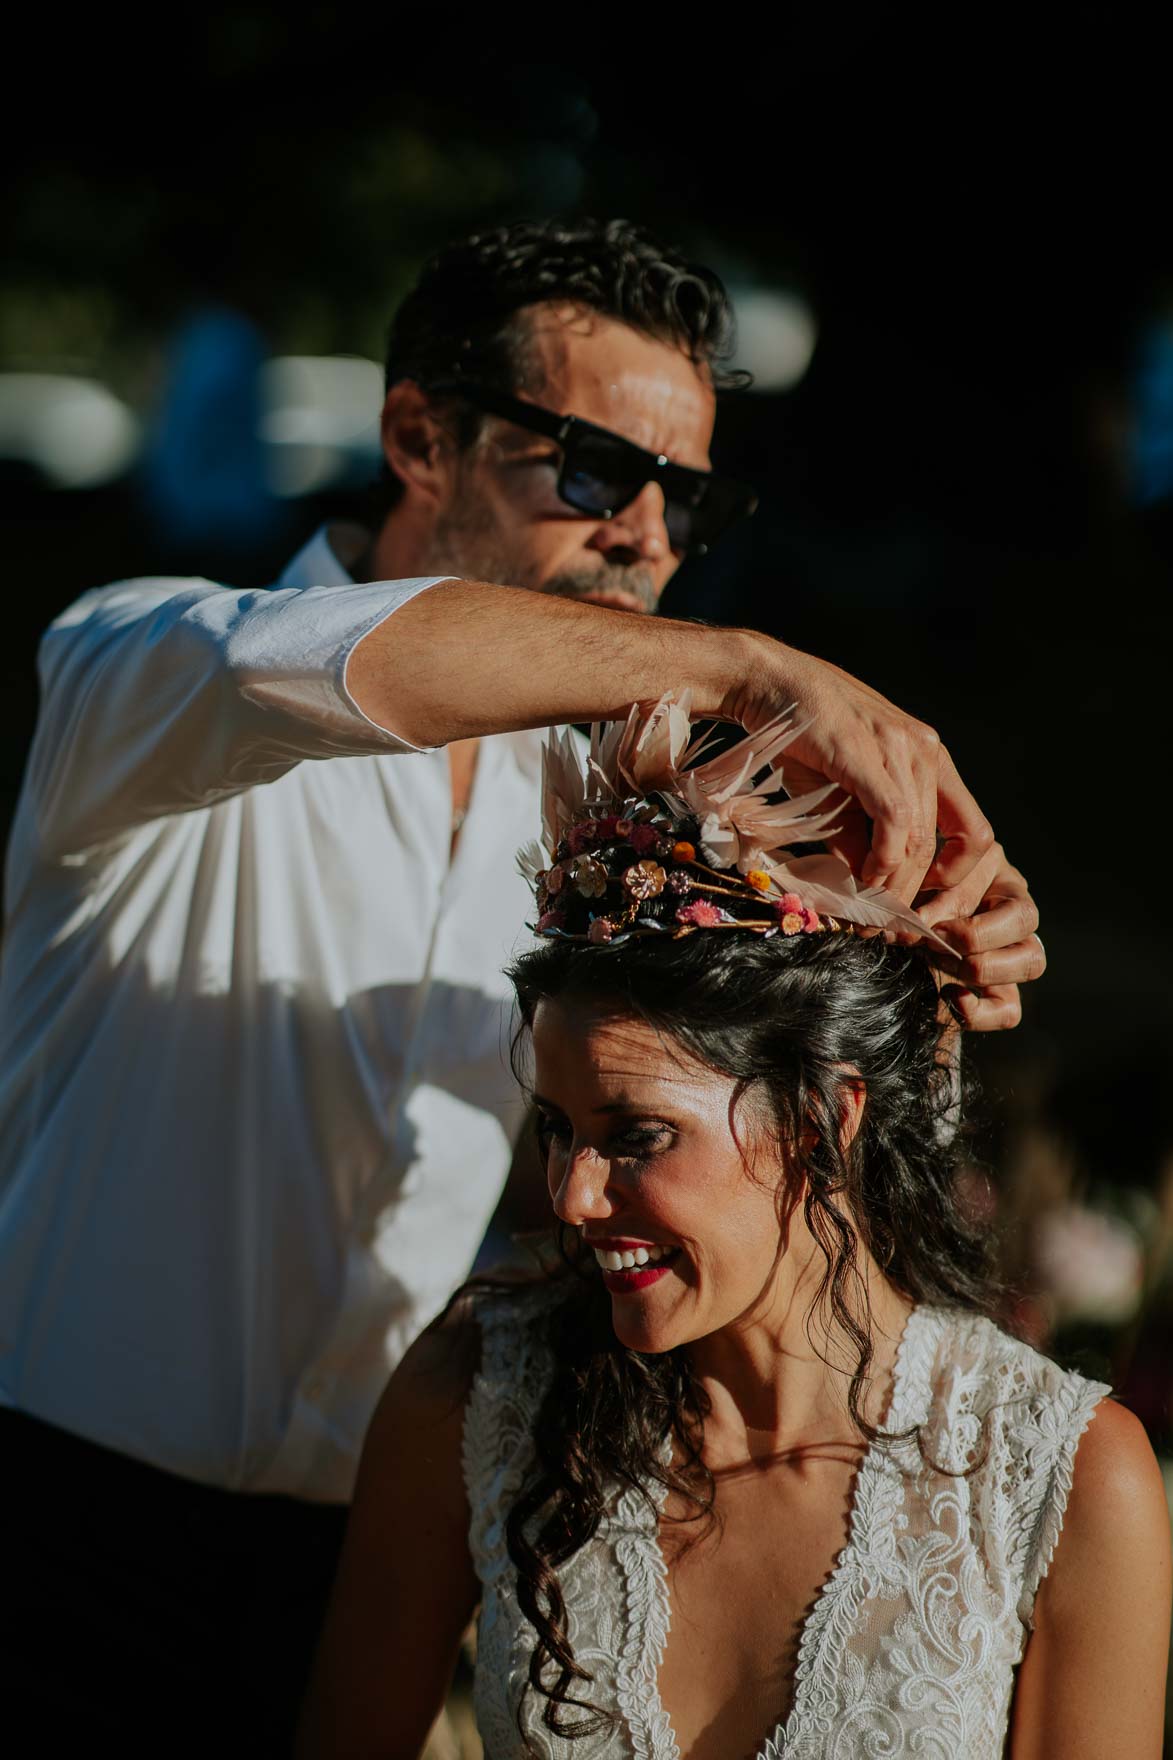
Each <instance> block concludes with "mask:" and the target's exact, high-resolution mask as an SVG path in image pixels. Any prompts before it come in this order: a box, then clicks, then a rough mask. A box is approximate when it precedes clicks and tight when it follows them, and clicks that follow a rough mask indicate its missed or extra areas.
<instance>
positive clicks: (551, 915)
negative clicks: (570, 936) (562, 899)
mask: <svg viewBox="0 0 1173 1760" xmlns="http://www.w3.org/2000/svg"><path fill="white" fill-rule="evenodd" d="M565 927H566V912H565V911H543V912H542V914H541V916H540V917H539V918H538V928H539V929H540V930H542V931H543V932H544V931H545V930H547V929H563V928H565Z"/></svg>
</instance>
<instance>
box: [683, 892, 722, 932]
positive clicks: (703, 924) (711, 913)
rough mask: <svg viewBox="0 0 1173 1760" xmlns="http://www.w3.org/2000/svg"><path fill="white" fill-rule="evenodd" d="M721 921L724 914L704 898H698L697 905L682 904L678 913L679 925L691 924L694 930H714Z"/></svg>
mask: <svg viewBox="0 0 1173 1760" xmlns="http://www.w3.org/2000/svg"><path fill="white" fill-rule="evenodd" d="M721 920H722V912H721V911H720V910H719V909H718V908H717V906H716V905H715V904H710V903H709V902H708V900H707V899H704V898H698V899H697V901H696V903H695V904H682V905H681V906H680V909H679V910H678V911H677V913H676V921H677V922H678V923H690V924H691V925H692V927H693V928H694V929H713V928H715V927H716V926H717V924H718V923H719V922H720V921H721Z"/></svg>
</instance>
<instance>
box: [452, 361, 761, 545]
mask: <svg viewBox="0 0 1173 1760" xmlns="http://www.w3.org/2000/svg"><path fill="white" fill-rule="evenodd" d="M429 389H430V390H431V391H432V392H433V393H435V394H436V395H437V396H456V397H462V398H463V399H464V400H465V402H466V403H471V404H472V405H473V407H474V408H476V409H481V410H484V411H485V412H486V413H487V414H489V415H494V416H503V417H504V419H505V420H506V421H507V422H512V423H513V424H514V425H515V426H516V427H518V428H526V429H528V430H529V431H530V432H531V433H533V434H544V435H545V436H546V437H547V439H550V440H555V441H557V443H558V445H559V446H560V447H561V449H562V462H561V464H560V465H559V467H558V494H559V496H560V497H561V499H562V500H563V501H565V502H566V504H567V506H568V507H573V508H574V509H575V511H576V512H577V513H586V514H590V515H591V516H592V517H593V518H594V519H614V517H615V515H616V514H617V513H622V512H623V509H624V508H625V507H630V505H631V503H632V502H633V501H634V500H635V498H636V496H637V495H638V494H639V492H640V490H641V489H642V488H643V486H644V484H645V483H658V484H659V486H660V489H661V491H662V492H663V496H664V520H665V524H666V525H667V528H668V539H669V542H670V543H671V545H672V548H673V550H675V551H676V552H677V553H678V554H681V555H686V556H703V555H704V554H705V553H706V551H708V550H709V549H711V547H712V546H713V545H714V544H715V543H716V541H717V539H718V538H719V537H720V536H721V535H722V533H723V532H726V531H728V529H729V527H730V526H731V525H733V524H734V522H735V521H736V520H739V519H745V518H748V516H749V515H750V514H751V513H753V511H754V509H755V508H756V507H757V504H758V498H757V495H756V494H755V492H754V491H753V490H752V489H751V488H750V487H749V486H748V484H746V483H735V482H734V481H733V480H732V478H730V477H717V476H714V475H713V473H712V472H711V471H694V470H690V469H689V467H688V466H687V465H683V464H673V463H672V461H671V460H670V459H668V458H665V456H664V454H663V453H659V454H657V453H655V452H647V451H645V450H644V448H643V447H642V446H636V445H635V444H634V442H633V441H631V440H625V439H624V438H623V436H622V434H613V433H612V432H611V430H610V428H599V427H596V426H595V424H594V422H584V421H583V420H582V418H581V416H560V415H555V413H554V411H553V410H551V409H543V408H542V406H541V404H538V403H523V402H522V401H521V399H520V398H518V397H509V396H508V395H507V394H506V393H505V392H503V391H493V390H491V389H490V388H489V387H488V386H486V385H475V384H468V383H466V382H465V381H464V380H463V379H445V380H442V381H441V382H440V383H439V384H436V385H432V386H430V387H429Z"/></svg>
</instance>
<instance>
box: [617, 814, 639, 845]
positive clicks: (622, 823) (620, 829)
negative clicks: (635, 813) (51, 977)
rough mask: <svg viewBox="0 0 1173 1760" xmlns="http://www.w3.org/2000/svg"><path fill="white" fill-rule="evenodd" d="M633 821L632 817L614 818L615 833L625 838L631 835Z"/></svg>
mask: <svg viewBox="0 0 1173 1760" xmlns="http://www.w3.org/2000/svg"><path fill="white" fill-rule="evenodd" d="M634 824H635V821H634V820H633V819H616V821H615V835H616V837H621V838H623V840H624V841H625V842H626V840H627V839H628V838H629V837H630V836H631V833H632V829H633V827H634Z"/></svg>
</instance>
